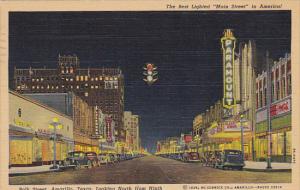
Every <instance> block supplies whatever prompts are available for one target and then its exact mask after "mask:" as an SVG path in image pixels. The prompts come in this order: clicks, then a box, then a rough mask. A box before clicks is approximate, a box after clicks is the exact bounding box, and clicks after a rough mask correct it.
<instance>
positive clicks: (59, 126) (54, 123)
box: [49, 117, 63, 169]
mask: <svg viewBox="0 0 300 190" xmlns="http://www.w3.org/2000/svg"><path fill="white" fill-rule="evenodd" d="M49 128H50V129H53V167H52V168H51V169H57V165H56V137H57V135H56V128H57V129H62V128H63V125H62V124H61V123H59V121H58V118H57V117H55V118H53V119H52V122H51V123H50V125H49Z"/></svg>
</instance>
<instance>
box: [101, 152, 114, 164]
mask: <svg viewBox="0 0 300 190" xmlns="http://www.w3.org/2000/svg"><path fill="white" fill-rule="evenodd" d="M98 160H99V162H100V164H110V163H112V160H111V157H110V155H109V154H107V153H100V154H98Z"/></svg>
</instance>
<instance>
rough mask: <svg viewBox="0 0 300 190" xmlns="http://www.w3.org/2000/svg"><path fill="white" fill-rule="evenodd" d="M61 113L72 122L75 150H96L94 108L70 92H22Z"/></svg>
mask: <svg viewBox="0 0 300 190" xmlns="http://www.w3.org/2000/svg"><path fill="white" fill-rule="evenodd" d="M23 95H24V96H26V97H29V98H32V99H34V100H36V101H38V102H40V103H42V104H45V105H47V106H49V107H51V108H53V109H55V110H57V111H59V112H61V113H63V114H66V115H68V116H70V117H71V118H72V119H73V122H74V130H73V135H74V142H75V148H74V149H75V150H76V151H77V150H81V151H84V152H87V151H94V152H98V151H99V150H98V144H99V143H98V140H97V139H96V138H94V137H95V132H96V131H95V126H96V123H95V121H96V119H95V109H94V107H93V106H89V105H88V104H87V102H85V101H84V100H83V99H82V98H80V97H79V96H77V95H75V94H74V93H72V92H68V93H30V94H29V93H24V94H23Z"/></svg>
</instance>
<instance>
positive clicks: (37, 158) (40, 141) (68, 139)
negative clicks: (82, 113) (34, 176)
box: [9, 91, 74, 166]
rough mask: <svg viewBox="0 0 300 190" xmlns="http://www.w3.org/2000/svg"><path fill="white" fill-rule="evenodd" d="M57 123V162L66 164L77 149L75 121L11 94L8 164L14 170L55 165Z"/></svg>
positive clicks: (45, 106) (42, 105) (13, 93)
mask: <svg viewBox="0 0 300 190" xmlns="http://www.w3.org/2000/svg"><path fill="white" fill-rule="evenodd" d="M54 118H56V119H58V121H59V123H60V124H61V125H62V128H61V129H57V142H56V160H64V159H65V158H66V156H67V153H68V152H69V151H72V150H73V149H74V140H73V120H72V118H71V117H69V116H68V115H65V114H63V113H60V112H58V111H57V110H54V109H53V108H50V107H49V106H47V105H45V104H41V103H39V102H37V101H35V100H33V99H31V98H28V97H25V96H22V95H20V94H18V93H15V92H12V91H10V92H9V163H10V165H11V166H28V165H42V164H50V163H51V162H53V139H52V135H53V129H51V128H50V126H49V125H50V123H51V122H52V121H53V119H54Z"/></svg>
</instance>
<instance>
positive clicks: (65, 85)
mask: <svg viewBox="0 0 300 190" xmlns="http://www.w3.org/2000/svg"><path fill="white" fill-rule="evenodd" d="M14 89H15V90H16V91H17V92H19V93H65V92H69V91H72V92H74V93H75V94H76V95H78V96H79V97H81V98H82V99H84V100H85V101H86V102H87V103H88V104H89V105H90V106H93V107H96V106H98V107H100V109H101V110H102V111H103V113H105V114H110V115H112V117H113V119H114V121H115V122H116V139H117V140H118V141H123V142H125V130H124V123H123V112H124V77H123V74H122V72H121V70H120V69H118V68H80V61H79V58H78V57H77V56H75V55H68V56H65V55H63V56H61V55H59V57H58V64H57V68H55V69H53V68H51V69H48V68H27V69H20V68H15V70H14Z"/></svg>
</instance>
